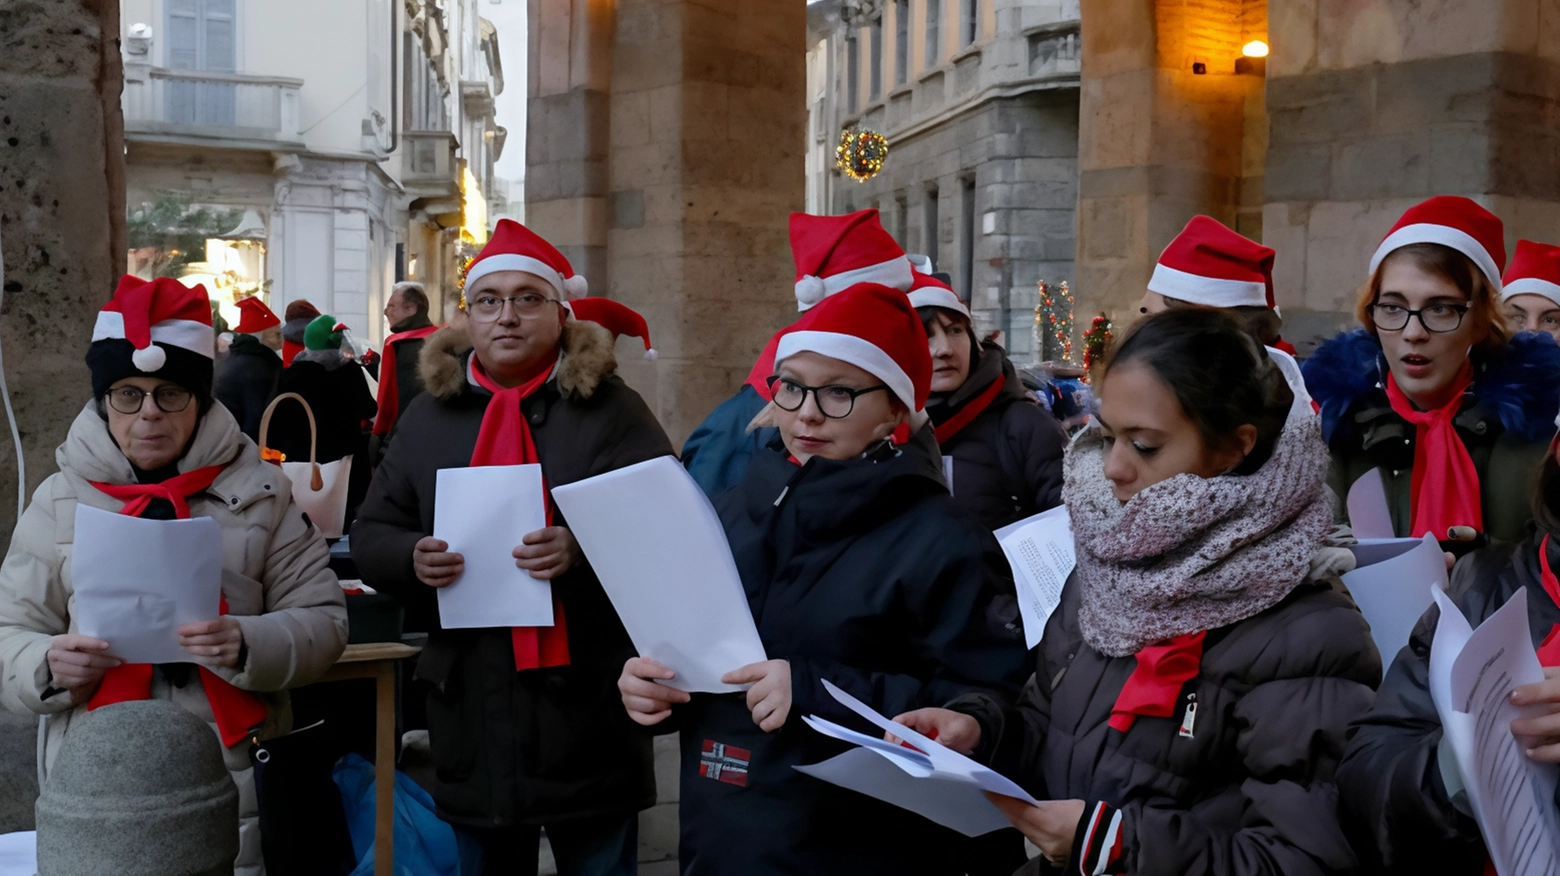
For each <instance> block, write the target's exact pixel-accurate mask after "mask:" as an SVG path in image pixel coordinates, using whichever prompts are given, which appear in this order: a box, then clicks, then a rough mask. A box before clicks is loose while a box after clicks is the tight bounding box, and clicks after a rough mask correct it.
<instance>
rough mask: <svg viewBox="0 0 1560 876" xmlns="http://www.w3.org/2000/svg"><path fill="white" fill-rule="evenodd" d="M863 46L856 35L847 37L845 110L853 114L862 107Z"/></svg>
mask: <svg viewBox="0 0 1560 876" xmlns="http://www.w3.org/2000/svg"><path fill="white" fill-rule="evenodd" d="M860 102H861V47H860V46H859V45H857V43H856V38H855V37H854V36H848V37H846V38H845V110H846V112H848V113H850V114H851V115H855V114H856V110H858V109H860V106H859V104H860Z"/></svg>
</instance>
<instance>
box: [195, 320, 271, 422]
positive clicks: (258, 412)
mask: <svg viewBox="0 0 1560 876" xmlns="http://www.w3.org/2000/svg"><path fill="white" fill-rule="evenodd" d="M281 375H282V357H281V356H278V355H277V354H276V351H274V350H272V349H271V348H270V347H267V346H266V345H265V344H262V343H260V339H259V338H257V337H255V336H254V335H238V334H235V335H234V336H233V342H232V343H231V344H230V345H228V350H227V353H226V354H225V355H224V356H223V357H222V361H221V362H220V363H218V366H217V375H216V385H215V386H214V387H213V388H212V394H213V395H215V396H216V397H217V401H219V402H221V403H222V406H223V407H225V408H227V409H228V413H230V414H232V415H233V419H235V420H237V421H238V428H239V429H240V430H242V431H243V433H244V434H245V435H248V436H249V440H251V441H255V442H258V441H259V440H260V418H261V417H262V416H264V414H265V406H266V405H268V404H270V403H271V398H272V397H273V396H275V395H276V382H277V379H278V378H280V377H281Z"/></svg>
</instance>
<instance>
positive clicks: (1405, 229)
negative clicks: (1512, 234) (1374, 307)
mask: <svg viewBox="0 0 1560 876" xmlns="http://www.w3.org/2000/svg"><path fill="white" fill-rule="evenodd" d="M1415 243H1438V244H1440V245H1441V246H1444V247H1448V248H1450V249H1454V250H1456V251H1458V252H1460V253H1462V254H1463V255H1465V256H1467V257H1468V258H1469V259H1470V260H1471V261H1472V262H1473V263H1474V264H1475V265H1477V266H1478V268H1479V270H1480V271H1482V272H1483V273H1484V276H1485V278H1486V279H1487V280H1489V281H1490V285H1491V286H1492V287H1493V288H1494V289H1495V291H1496V292H1499V291H1501V282H1500V272H1501V271H1502V270H1503V269H1504V268H1505V267H1506V237H1505V226H1503V225H1502V224H1501V221H1500V217H1499V216H1496V215H1495V214H1494V213H1491V212H1490V211H1488V210H1486V209H1484V208H1483V207H1481V206H1479V205H1478V204H1476V203H1474V202H1473V201H1471V200H1469V199H1468V198H1461V197H1457V196H1454V195H1437V196H1436V197H1434V198H1431V199H1430V200H1428V201H1425V202H1424V203H1421V204H1416V205H1415V206H1412V207H1409V208H1408V211H1407V212H1406V213H1404V214H1403V218H1401V219H1399V220H1398V221H1397V224H1396V225H1394V226H1392V230H1391V231H1389V232H1387V236H1386V237H1385V238H1383V239H1382V241H1381V245H1380V246H1378V247H1376V253H1375V255H1373V256H1371V257H1370V273H1371V275H1372V276H1374V275H1375V273H1376V269H1377V268H1380V267H1381V262H1382V260H1383V259H1385V258H1386V257H1387V256H1389V255H1391V254H1392V252H1393V251H1394V250H1398V249H1402V248H1403V247H1405V246H1408V245H1410V244H1415Z"/></svg>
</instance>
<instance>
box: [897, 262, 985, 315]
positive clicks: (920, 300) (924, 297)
mask: <svg viewBox="0 0 1560 876" xmlns="http://www.w3.org/2000/svg"><path fill="white" fill-rule="evenodd" d="M910 306H911V307H917V308H919V307H941V308H943V309H944V310H952V311H956V312H958V313H962V314H964V317H965V318H966V319H968V318H969V316H970V309H969V308H968V307H965V306H964V302H963V301H960V300H959V293H957V292H955V291H953V287H952V286H949V285H948V284H947V283H944V282H943V281H941V280H939V279H937V278H936V277H934V276H932V275H931V274H923V273H921V272H920V271H916V273H915V279H914V280H912V281H911V283H910Z"/></svg>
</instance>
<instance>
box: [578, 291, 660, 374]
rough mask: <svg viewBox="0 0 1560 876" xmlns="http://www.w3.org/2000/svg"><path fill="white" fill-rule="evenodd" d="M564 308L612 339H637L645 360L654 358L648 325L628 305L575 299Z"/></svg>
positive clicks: (603, 300)
mask: <svg viewBox="0 0 1560 876" xmlns="http://www.w3.org/2000/svg"><path fill="white" fill-rule="evenodd" d="M564 307H567V308H568V309H569V312H571V313H573V314H574V318H575V319H583V320H585V321H586V322H593V323H595V324H597V325H599V326H601V327H602V328H604V329H606V330H607V331H609V332H611V333H612V335H613V337H617V336H619V335H628V336H629V337H631V338H639V339H640V340H641V341H644V343H645V358H646V359H654V358H655V357H656V352H655V348H654V347H651V346H650V325H649V324H648V323H646V322H645V318H644V317H643V316H640V315H639V312H638V311H636V310H634V309H633V308H631V307H629V306H628V305H626V304H620V303H618V302H616V301H613V300H612V299H610V298H577V299H575V300H574V301H570V302H568V303H567V304H565V305H564Z"/></svg>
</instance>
